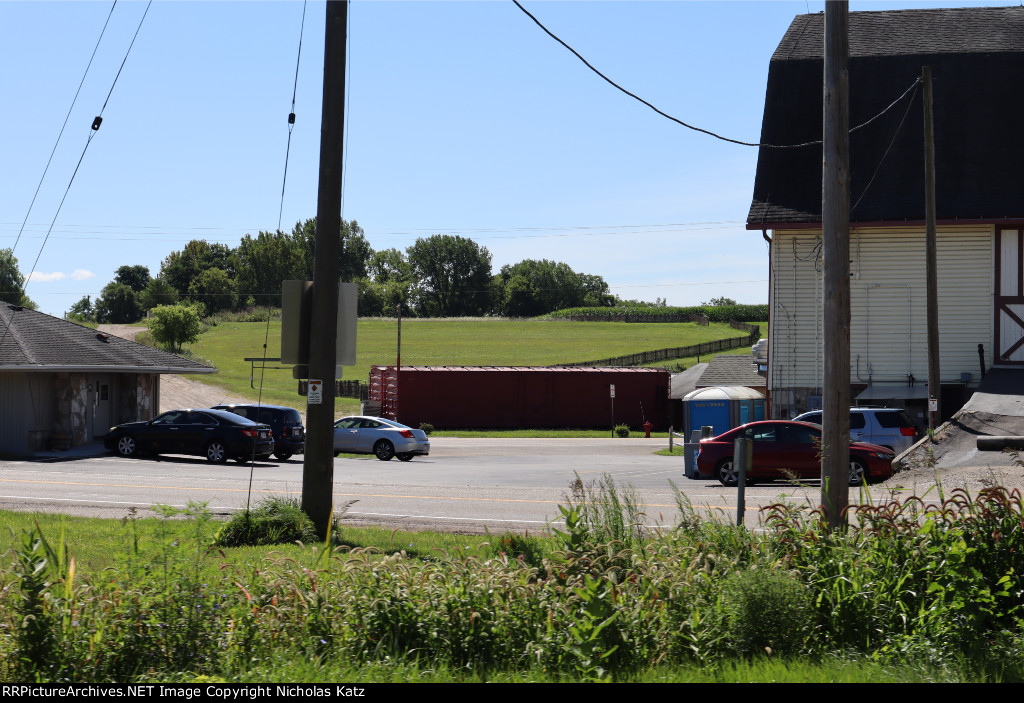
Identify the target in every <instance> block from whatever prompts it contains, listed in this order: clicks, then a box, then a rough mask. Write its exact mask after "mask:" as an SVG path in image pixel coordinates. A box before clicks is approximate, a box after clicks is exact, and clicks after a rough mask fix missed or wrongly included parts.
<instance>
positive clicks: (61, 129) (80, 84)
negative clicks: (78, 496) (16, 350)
mask: <svg viewBox="0 0 1024 703" xmlns="http://www.w3.org/2000/svg"><path fill="white" fill-rule="evenodd" d="M115 7H117V0H114V4H113V5H111V6H110V12H108V13H107V19H106V21H105V22H104V23H103V29H101V30H100V36H99V38H97V39H96V46H94V47H93V50H92V55H91V56H89V62H88V63H87V64H86V65H85V72H84V73H83V74H82V80H80V81H79V82H78V90H76V91H75V97H74V98H72V99H71V106H70V107H68V114H66V115H65V116H64V124H62V125H61V126H60V132H59V133H58V134H57V141H55V142H54V143H53V149H52V150H51V151H50V158H49V159H47V161H46V166H45V167H44V168H43V175H41V176H40V177H39V184H38V185H37V186H36V192H35V193H34V194H33V195H32V202H30V203H29V204H28V212H26V213H25V219H24V220H22V222H21V228H20V229H19V230H18V236H17V238H16V239H15V240H14V246H12V247H11V253H14V251H15V250H16V249H17V248H18V242H20V241H21V234H22V232H24V231H25V225H26V224H27V223H28V218H29V215H31V214H32V208H33V207H35V204H36V198H38V197H39V191H40V189H41V188H42V187H43V181H44V180H45V179H46V174H47V172H48V171H49V170H50V164H51V163H53V155H54V154H56V153H57V146H58V145H59V144H60V140H61V137H63V136H64V128H65V127H67V126H68V120H69V119H70V118H71V112H72V111H73V110H74V109H75V103H77V102H78V96H79V94H80V93H81V92H82V86H83V85H84V84H85V78H86V76H88V75H89V68H90V67H92V61H93V59H95V58H96V52H97V51H98V50H99V48H100V42H101V41H103V35H104V34H105V33H106V31H107V26H108V25H109V24H110V18H111V16H112V15H113V14H114V8H115Z"/></svg>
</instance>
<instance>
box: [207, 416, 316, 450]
mask: <svg viewBox="0 0 1024 703" xmlns="http://www.w3.org/2000/svg"><path fill="white" fill-rule="evenodd" d="M213 407H214V408H215V409H217V410H227V411H228V412H232V413H234V414H235V415H241V416H242V417H247V418H249V419H250V420H252V421H253V422H261V423H263V424H265V425H270V427H271V429H272V430H274V456H276V457H277V458H278V459H280V460H281V461H284V460H286V459H288V458H290V457H291V455H292V454H302V452H303V450H304V449H305V446H306V430H305V428H303V426H302V416H301V415H299V411H298V410H296V409H295V408H286V407H284V406H283V405H256V404H255V403H253V404H244V405H243V404H239V405H214V406H213Z"/></svg>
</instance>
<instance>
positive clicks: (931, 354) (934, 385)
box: [921, 66, 942, 430]
mask: <svg viewBox="0 0 1024 703" xmlns="http://www.w3.org/2000/svg"><path fill="white" fill-rule="evenodd" d="M921 80H922V81H923V82H924V249H925V268H926V273H925V285H926V286H927V293H926V296H927V305H926V307H927V311H928V429H930V430H934V429H935V425H936V424H937V423H936V420H937V418H940V417H942V415H941V414H940V413H941V410H942V405H941V402H942V386H941V384H940V381H939V378H940V376H939V282H938V277H939V274H938V263H937V259H938V254H937V248H938V247H937V244H936V239H937V237H936V233H935V126H934V123H933V122H932V67H931V66H924V67H922V69H921ZM933 403H934V410H933V409H932V405H933Z"/></svg>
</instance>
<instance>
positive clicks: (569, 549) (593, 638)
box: [0, 477, 1024, 682]
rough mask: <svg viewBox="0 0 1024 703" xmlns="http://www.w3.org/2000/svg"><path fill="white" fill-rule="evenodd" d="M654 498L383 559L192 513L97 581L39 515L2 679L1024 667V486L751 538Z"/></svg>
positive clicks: (11, 587) (160, 528)
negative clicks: (224, 541)
mask: <svg viewBox="0 0 1024 703" xmlns="http://www.w3.org/2000/svg"><path fill="white" fill-rule="evenodd" d="M639 505H640V503H639V501H637V500H635V498H634V497H633V494H632V493H631V489H630V488H629V487H628V486H625V487H624V486H620V485H617V484H615V483H614V482H612V481H611V479H610V478H608V477H604V478H603V479H600V480H598V481H596V482H594V483H592V484H586V485H584V484H582V482H580V481H579V480H578V479H577V480H575V481H574V482H573V485H572V486H571V487H570V490H569V493H568V495H567V496H566V500H565V503H564V504H563V505H562V513H563V515H564V516H565V523H566V524H565V528H564V529H560V530H557V531H552V533H551V535H549V536H540V535H533V536H529V535H525V534H524V535H522V536H519V535H509V534H506V535H499V536H493V535H492V536H490V537H489V538H488V541H487V542H486V543H480V542H476V543H474V544H475V545H476V546H473V545H471V544H468V543H467V544H466V545H461V546H460V545H459V544H457V543H455V544H452V545H451V546H450V547H446V548H438V549H435V550H420V551H419V552H418V553H412V552H410V551H407V550H405V549H403V547H404V545H403V544H401V543H395V544H393V545H392V546H393V548H392V549H389V550H387V551H386V553H383V552H382V550H381V549H379V548H371V547H365V546H356V543H357V540H353V539H352V535H351V531H350V530H351V528H347V529H346V530H345V532H346V534H345V535H344V537H342V538H341V539H340V540H339V541H341V542H342V543H343V546H340V547H328V546H327V545H307V546H306V547H304V548H298V547H293V548H290V549H287V550H284V549H281V550H278V549H273V548H267V549H264V550H255V551H248V552H244V553H245V554H248V555H249V558H247V559H243V560H239V559H233V558H232V552H231V550H228V549H222V548H215V547H214V546H213V540H214V533H215V530H214V529H213V527H214V526H213V524H212V523H211V522H210V520H209V514H208V513H207V512H206V511H205V509H204V508H203V507H202V506H190V508H189V509H188V510H187V511H186V512H185V513H183V514H182V513H178V512H176V511H174V510H171V509H167V510H165V512H164V515H163V517H162V518H160V519H159V520H158V521H157V527H156V529H153V528H152V526H146V527H145V529H143V528H144V523H145V522H146V521H141V520H135V519H129V520H126V521H125V523H124V525H123V526H122V527H121V528H120V529H121V530H122V535H123V539H122V540H120V544H121V545H122V547H121V548H120V549H118V550H116V553H114V555H113V557H112V558H111V561H110V562H109V563H108V564H107V565H106V568H103V569H96V568H92V569H89V570H87V571H83V570H78V571H77V573H76V569H75V566H74V561H73V557H74V555H73V554H72V553H70V550H67V549H66V547H65V540H64V535H63V534H58V535H57V536H56V537H55V538H52V537H49V536H44V535H43V534H42V531H41V530H40V529H39V528H38V527H37V526H35V525H33V526H31V527H30V528H27V529H25V530H24V531H23V532H21V533H20V534H18V535H14V537H15V539H14V540H13V543H12V544H13V547H12V549H11V551H10V552H9V553H8V557H7V559H5V562H4V565H3V568H2V569H0V679H2V680H4V681H12V680H19V681H22V680H27V681H32V680H39V681H84V682H90V681H91V682H97V681H133V680H135V681H141V680H168V679H173V680H189V679H194V678H195V677H198V676H205V677H209V678H210V679H213V680H226V681H232V680H239V681H241V680H251V676H252V672H253V671H264V672H273V671H279V672H282V673H281V675H282V676H283V677H285V678H292V679H294V678H297V677H303V676H309V677H311V678H312V677H318V676H320V675H321V674H323V672H337V671H343V672H352V671H360V672H362V671H365V672H376V673H368V674H367V675H368V676H375V677H380V678H378V679H376V680H396V679H393V678H388V677H389V676H395V677H402V676H407V675H414V674H413V673H410V672H422V671H427V672H441V673H440V674H439V677H440V678H439V680H464V679H465V680H495V679H503V680H518V679H520V678H527V679H532V680H621V681H632V680H652V679H653V680H683V679H684V678H685V677H687V676H691V675H692V674H693V672H696V671H702V672H705V675H710V676H711V677H712V678H714V677H726V678H728V676H729V674H728V673H727V672H729V671H733V670H735V671H737V672H739V671H742V672H752V671H757V670H764V671H766V672H772V671H778V670H779V669H778V668H777V666H776V665H773V664H771V663H770V662H777V661H778V662H788V664H786V665H784V668H787V669H792V668H793V664H792V663H793V662H800V661H803V662H807V666H808V667H810V669H811V670H813V671H815V672H821V671H823V670H827V669H828V667H829V666H830V665H831V664H830V663H834V662H839V661H841V662H853V664H854V666H855V667H857V666H863V667H865V668H866V669H868V670H871V669H872V667H876V666H880V667H883V668H885V670H886V671H890V670H891V669H890V668H889V667H904V668H905V670H907V671H910V672H915V673H914V674H913V678H915V680H922V679H923V680H1000V681H1016V680H1021V679H1022V678H1024V655H1022V653H1021V652H1022V649H1021V644H1022V636H1024V628H1022V620H1021V616H1022V611H1021V608H1022V606H1024V585H1022V582H1021V574H1022V573H1024V529H1022V528H1024V524H1022V520H1024V517H1022V513H1024V510H1022V499H1021V495H1020V493H1018V492H1016V491H1007V490H1005V489H1002V488H998V487H993V488H988V489H985V490H983V491H981V492H979V493H978V494H975V495H970V494H968V493H966V492H964V491H961V490H956V491H953V492H951V493H950V494H949V495H948V498H946V500H944V501H941V502H933V503H926V502H925V501H924V500H922V499H920V498H915V497H911V498H905V499H894V500H890V501H888V502H885V503H880V504H877V505H868V506H856V507H854V508H851V510H853V511H855V512H856V516H855V518H856V519H855V520H851V522H852V523H853V524H854V525H855V526H854V527H851V528H850V529H849V530H848V531H847V532H846V533H845V534H839V533H833V532H829V531H828V530H827V529H825V528H824V527H823V525H822V523H821V521H820V515H818V514H817V513H813V512H806V511H798V510H797V509H795V508H793V507H791V506H784V505H777V506H773V507H772V508H770V509H769V510H768V513H767V516H766V521H765V525H766V527H765V528H764V529H763V530H761V531H751V530H747V529H744V528H742V527H734V526H731V525H726V524H722V523H720V522H717V521H713V520H709V519H707V518H706V517H701V515H700V514H698V513H697V512H696V511H694V510H692V509H690V510H687V509H686V508H687V507H688V506H687V505H686V503H685V501H684V500H683V499H680V507H681V515H682V517H681V518H680V520H679V522H678V523H677V524H675V525H670V526H665V527H663V528H661V529H658V530H653V531H652V530H647V529H643V528H642V527H641V525H642V523H644V522H646V521H645V520H643V519H642V517H643V516H642V513H641V512H640V511H639V509H638V506H639ZM182 519H184V520H185V522H184V523H182ZM183 525H187V526H188V529H187V530H184V531H183V529H182V527H183ZM393 541H394V540H393ZM117 542H118V540H116V539H114V540H110V543H111V544H114V543H117ZM766 662H769V663H766ZM858 663H859V664H858ZM773 667H775V668H773ZM318 672H319V673H318ZM686 672H689V673H686ZM272 675H273V674H267V676H272ZM324 675H326V674H324ZM737 675H738V676H742V675H745V674H737ZM765 675H766V676H771V675H772V674H771V673H766V674H765ZM818 675H820V673H819V674H816V676H818ZM448 677H450V678H448ZM704 680H707V679H704ZM813 680H837V679H834V678H833V679H829V678H828V677H827V676H826V677H824V678H815V679H813ZM840 680H841V679H840Z"/></svg>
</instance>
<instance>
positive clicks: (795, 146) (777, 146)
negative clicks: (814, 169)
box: [512, 0, 921, 149]
mask: <svg viewBox="0 0 1024 703" xmlns="http://www.w3.org/2000/svg"><path fill="white" fill-rule="evenodd" d="M512 2H514V3H515V5H516V7H518V8H519V9H520V10H522V11H523V12H524V13H525V14H526V16H527V17H529V18H530V19H531V20H533V21H534V22H535V23H536V25H537V26H538V27H540V28H541V29H543V30H544V32H545V33H546V34H547V35H548V36H549V37H551V38H552V39H554V40H555V41H556V42H558V43H559V44H561V45H562V46H564V47H565V48H566V49H568V50H569V51H571V52H572V53H573V55H574V56H575V57H576V58H578V59H579V60H580V61H582V62H583V64H584V65H585V66H586V67H587V68H589V69H590V70H591V71H593V72H594V73H596V74H597V75H599V76H600V77H601V78H603V79H604V80H605V81H606V82H607V83H608V84H609V85H611V86H612V87H614V88H616V89H617V90H619V91H621V92H623V93H625V94H626V95H628V96H629V97H631V98H633V99H634V100H637V101H638V102H641V103H643V104H644V105H646V106H647V107H649V108H651V109H652V110H654V111H655V112H657V113H658V114H659V115H661V116H662V117H664V118H666V119H669V120H671V121H673V122H675V123H676V124H679V125H682V126H683V127H686V128H687V129H692V130H693V131H695V132H700V133H702V134H706V135H708V136H709V137H714V138H715V139H720V140H722V141H723V142H729V143H730V144H739V145H740V146H756V147H763V148H765V149H799V148H801V147H805V146H814V145H817V144H821V143H822V140H820V139H817V140H814V141H810V142H802V143H800V144H764V143H761V142H744V141H740V140H739V139H730V138H729V137H723V136H722V135H720V134H716V133H715V132H712V131H711V130H707V129H703V128H701V127H696V126H694V125H692V124H688V123H686V122H683V121H682V120H680V119H678V118H676V117H673V116H672V115H670V114H668V113H667V112H664V111H663V110H660V109H658V108H657V107H655V106H654V105H652V104H651V103H649V102H647V101H646V100H644V99H643V98H641V97H640V96H639V95H636V94H634V93H631V92H629V91H628V90H626V89H625V88H623V87H622V86H621V85H619V84H618V83H616V82H615V81H613V80H612V79H611V78H609V77H608V76H606V75H604V74H603V73H601V72H600V71H598V70H597V69H596V68H594V67H593V66H592V65H591V64H590V62H589V61H587V60H586V59H585V58H583V56H581V55H580V53H579V52H578V51H576V50H575V49H573V48H572V47H571V46H569V45H568V44H566V43H565V42H564V41H562V40H561V39H559V38H558V37H557V36H556V35H555V34H554V33H553V32H552V31H551V30H550V29H548V28H547V27H545V26H544V25H543V24H541V22H540V20H538V19H537V18H536V17H534V16H533V15H532V14H530V13H529V11H527V9H526V8H525V7H523V6H522V5H520V4H519V0H512ZM920 82H921V79H920V78H918V79H916V80H915V81H914V83H913V84H912V85H911V86H910V87H909V88H907V89H906V90H905V91H904V92H903V94H902V95H900V97H898V98H896V99H895V100H894V101H893V102H892V103H890V104H889V106H888V107H886V108H885V109H884V110H882V111H881V112H879V113H878V114H877V115H875V116H874V117H871V118H870V119H868V120H867V121H865V122H862V123H860V124H859V125H857V126H856V127H854V128H852V129H851V130H850V132H855V131H857V130H858V129H860V128H862V127H866V126H868V125H869V124H871V123H872V122H874V121H875V120H877V119H878V118H879V117H881V116H882V115H884V114H885V113H887V112H888V111H889V110H891V109H892V108H893V107H894V106H895V105H896V104H897V103H899V102H900V101H901V100H903V98H905V97H906V96H907V93H909V92H910V91H911V89H912V88H914V87H915V86H917V84H918V83H920Z"/></svg>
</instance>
